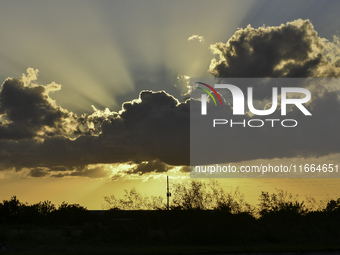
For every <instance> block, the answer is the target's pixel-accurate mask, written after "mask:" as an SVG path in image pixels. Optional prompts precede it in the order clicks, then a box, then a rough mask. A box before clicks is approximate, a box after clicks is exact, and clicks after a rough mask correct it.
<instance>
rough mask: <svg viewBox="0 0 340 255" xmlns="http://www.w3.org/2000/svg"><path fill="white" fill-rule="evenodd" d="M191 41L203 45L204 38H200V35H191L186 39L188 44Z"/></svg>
mask: <svg viewBox="0 0 340 255" xmlns="http://www.w3.org/2000/svg"><path fill="white" fill-rule="evenodd" d="M192 40H198V41H199V42H200V43H202V44H203V43H205V39H204V37H203V36H201V35H192V36H190V37H189V38H188V42H189V41H192Z"/></svg>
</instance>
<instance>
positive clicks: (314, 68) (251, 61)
mask: <svg viewBox="0 0 340 255" xmlns="http://www.w3.org/2000/svg"><path fill="white" fill-rule="evenodd" d="M325 47H326V42H325V40H323V39H321V38H320V37H318V34H317V32H316V31H315V30H314V27H313V25H312V23H311V22H310V21H309V20H301V19H299V20H295V21H292V22H288V23H286V24H282V25H281V26H278V27H264V26H263V27H259V28H257V29H255V28H252V27H251V26H250V25H249V26H248V27H247V28H245V29H239V30H237V31H236V32H235V33H234V35H233V36H232V37H231V38H230V39H229V40H228V41H227V43H222V42H219V43H216V44H213V45H211V46H210V48H211V49H212V51H213V53H214V54H218V55H219V57H220V60H219V61H217V60H216V59H213V60H212V62H211V66H210V70H209V71H210V72H211V73H212V74H213V75H214V76H216V77H233V78H239V77H248V78H254V77H271V78H274V77H323V78H325V77H339V74H340V68H339V66H338V65H336V64H335V63H334V62H335V61H336V60H335V59H329V58H328V57H327V56H326V55H325Z"/></svg>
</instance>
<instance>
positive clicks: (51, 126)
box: [0, 68, 76, 140]
mask: <svg viewBox="0 0 340 255" xmlns="http://www.w3.org/2000/svg"><path fill="white" fill-rule="evenodd" d="M27 72H28V74H27V75H23V76H22V78H21V79H14V78H8V79H6V80H5V82H4V83H3V84H2V86H1V87H2V89H1V92H0V114H1V118H0V120H1V125H0V139H13V140H18V139H32V138H37V137H50V136H54V135H61V134H72V133H73V128H74V127H73V126H74V125H75V124H76V116H75V115H74V114H73V113H71V112H69V111H67V110H65V109H63V108H61V107H60V106H57V105H56V102H55V101H54V100H52V99H51V98H50V97H49V93H51V92H54V91H58V90H60V89H61V86H60V85H58V84H56V83H51V84H48V85H46V86H43V85H38V84H35V83H33V82H34V81H35V80H36V79H37V74H38V70H34V69H32V68H28V69H27Z"/></svg>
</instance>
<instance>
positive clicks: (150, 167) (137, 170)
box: [128, 160, 171, 175]
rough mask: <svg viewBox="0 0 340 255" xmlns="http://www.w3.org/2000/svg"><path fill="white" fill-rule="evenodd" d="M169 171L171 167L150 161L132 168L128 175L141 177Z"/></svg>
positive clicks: (157, 161)
mask: <svg viewBox="0 0 340 255" xmlns="http://www.w3.org/2000/svg"><path fill="white" fill-rule="evenodd" d="M170 169H171V166H169V165H167V164H165V163H163V162H161V161H159V160H152V161H149V162H142V163H140V164H139V165H137V166H136V167H134V168H132V169H131V170H130V171H129V172H128V173H133V174H139V175H143V174H146V173H151V172H154V173H164V172H167V171H168V170H170Z"/></svg>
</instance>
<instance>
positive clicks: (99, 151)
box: [0, 91, 189, 176]
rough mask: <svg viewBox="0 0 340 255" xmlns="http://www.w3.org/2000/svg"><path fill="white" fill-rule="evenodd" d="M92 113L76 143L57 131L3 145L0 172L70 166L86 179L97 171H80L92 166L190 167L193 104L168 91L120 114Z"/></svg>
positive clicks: (145, 95)
mask: <svg viewBox="0 0 340 255" xmlns="http://www.w3.org/2000/svg"><path fill="white" fill-rule="evenodd" d="M39 95H40V94H39ZM53 109H54V108H53ZM94 110H95V112H94V113H93V114H91V115H83V116H82V117H79V118H74V119H75V122H76V123H78V124H77V125H78V126H77V129H76V131H77V132H76V133H77V137H75V138H74V137H73V136H70V135H68V134H62V133H61V132H59V133H58V134H59V135H53V136H52V135H44V136H43V139H34V135H33V132H32V135H31V137H32V139H21V140H15V141H14V140H3V141H1V142H0V162H1V163H0V168H1V169H6V168H9V167H15V168H16V169H17V170H20V169H22V168H37V167H44V168H48V169H49V171H54V170H56V169H61V170H65V168H64V167H66V169H75V170H76V172H77V174H78V175H81V176H84V175H91V174H92V173H93V175H95V174H94V171H93V170H84V169H83V168H81V167H82V166H86V165H88V164H99V163H103V164H106V163H122V162H143V161H154V160H156V161H155V162H158V161H161V162H164V163H166V164H170V165H183V164H188V161H189V101H187V102H183V103H180V102H179V101H178V100H177V99H175V98H174V97H172V96H171V95H169V94H167V93H166V92H164V91H159V92H153V91H142V92H141V93H140V96H139V98H138V99H136V100H132V101H129V102H126V103H124V104H123V105H122V110H121V111H120V112H118V113H117V112H111V111H109V110H108V109H106V110H104V111H100V110H98V109H94ZM43 113H44V112H43ZM58 120H59V119H58ZM79 123H81V124H79ZM82 125H83V127H80V126H82ZM91 125H92V131H93V130H97V131H98V132H90V131H89V130H90V129H91V128H89V126H91ZM94 126H96V127H94ZM157 160H158V161H157ZM159 164H161V163H159ZM160 169H161V168H160ZM162 169H163V168H162ZM33 174H36V172H33ZM77 174H76V173H73V174H71V175H77ZM96 174H98V171H97V172H96ZM59 175H60V176H65V174H60V173H59Z"/></svg>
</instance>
